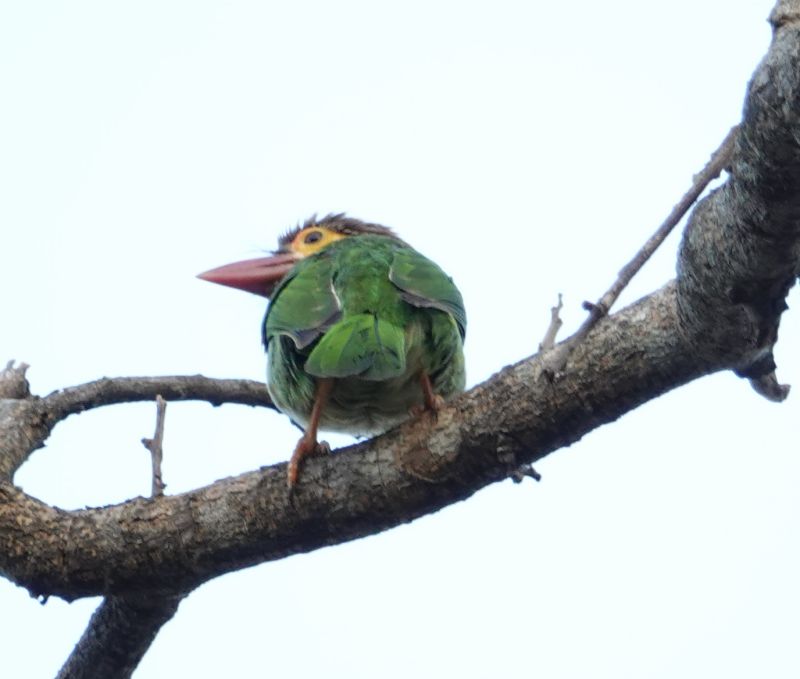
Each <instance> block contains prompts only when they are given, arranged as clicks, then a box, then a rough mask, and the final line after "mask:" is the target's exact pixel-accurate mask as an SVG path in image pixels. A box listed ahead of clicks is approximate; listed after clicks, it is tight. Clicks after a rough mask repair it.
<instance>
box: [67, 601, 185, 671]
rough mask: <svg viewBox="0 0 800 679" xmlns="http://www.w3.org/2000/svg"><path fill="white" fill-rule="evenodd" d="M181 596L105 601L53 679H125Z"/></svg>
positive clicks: (168, 618) (171, 614)
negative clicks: (103, 678)
mask: <svg viewBox="0 0 800 679" xmlns="http://www.w3.org/2000/svg"><path fill="white" fill-rule="evenodd" d="M184 596H185V595H183V594H176V595H171V596H163V597H155V596H150V595H147V594H143V595H140V596H129V597H109V598H107V599H104V600H103V602H102V603H101V604H100V606H98V608H97V610H96V611H95V612H94V614H93V615H92V618H91V620H90V621H89V625H88V627H87V628H86V631H85V632H84V634H83V636H82V637H81V639H80V641H78V643H77V644H76V646H75V648H74V649H73V650H72V653H71V654H70V656H69V658H68V659H67V661H66V662H65V663H64V666H63V667H62V668H61V671H60V672H59V673H58V676H57V678H56V679H98V677H107V678H108V679H128V677H130V676H131V675H132V674H133V671H134V670H135V669H136V667H137V666H138V665H139V662H140V661H141V659H142V657H143V656H144V654H145V653H146V652H147V649H148V648H150V645H151V644H152V643H153V640H154V639H155V638H156V635H157V634H158V631H159V630H160V629H161V627H162V626H163V625H164V624H165V623H167V622H169V620H170V619H171V618H172V617H173V616H174V615H175V613H176V611H177V610H178V604H180V602H181V600H182V599H183V597H184Z"/></svg>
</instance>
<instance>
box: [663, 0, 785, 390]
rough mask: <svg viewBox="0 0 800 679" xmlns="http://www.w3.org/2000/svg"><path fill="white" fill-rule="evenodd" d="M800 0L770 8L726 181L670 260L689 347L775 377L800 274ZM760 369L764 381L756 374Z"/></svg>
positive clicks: (746, 371)
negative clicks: (789, 299)
mask: <svg viewBox="0 0 800 679" xmlns="http://www.w3.org/2000/svg"><path fill="white" fill-rule="evenodd" d="M799 7H800V1H799V0H790V1H786V2H781V3H779V4H778V7H776V9H775V11H774V12H773V14H772V21H773V26H774V28H775V33H774V36H773V42H772V46H771V48H770V50H769V53H768V54H767V56H766V57H765V58H764V60H763V61H762V63H761V64H760V66H759V67H758V69H757V70H756V72H755V74H754V75H753V79H752V80H751V82H750V87H749V91H748V96H747V100H746V102H745V112H744V121H743V123H742V124H741V126H740V130H739V134H738V136H737V139H736V145H735V150H734V156H733V162H732V166H731V170H730V173H731V177H730V179H729V180H728V181H727V182H726V183H725V184H724V185H723V186H722V187H721V188H719V189H717V190H716V191H715V192H713V193H712V194H711V195H710V196H709V197H707V198H706V199H705V200H704V201H702V202H701V203H700V204H699V205H698V207H697V209H695V211H694V212H693V214H692V218H691V220H690V222H689V225H688V227H687V229H686V232H685V234H684V238H683V242H682V244H681V252H680V258H679V262H678V270H679V275H678V306H679V313H680V320H681V327H682V328H683V330H684V331H685V332H686V333H687V334H688V335H689V337H690V341H691V343H692V346H693V351H695V352H696V353H698V354H699V355H701V356H706V357H715V358H716V359H718V360H723V361H725V362H727V363H728V365H730V367H732V368H735V369H736V370H737V372H738V373H739V374H740V375H743V376H746V377H750V378H753V379H756V380H758V382H757V384H756V386H758V387H759V388H761V389H763V388H765V387H764V385H765V384H769V383H770V382H774V386H775V388H773V389H771V390H770V392H771V394H772V395H773V397H779V394H780V393H783V395H784V396H785V392H786V390H785V388H784V389H783V390H781V388H780V385H777V381H776V380H774V379H773V378H770V377H769V376H771V375H772V373H773V371H774V369H775V364H774V361H773V357H772V348H773V346H774V345H775V342H776V341H777V337H778V324H779V322H780V315H781V313H782V311H783V310H784V309H785V308H786V302H785V298H786V295H787V293H788V290H789V288H790V287H791V286H792V285H793V284H794V281H795V279H796V277H797V275H798V273H799V272H800V23H798V20H797V17H798V16H800V12H799V11H798V8H799ZM765 376H767V379H766V380H765V379H762V378H764V377H765Z"/></svg>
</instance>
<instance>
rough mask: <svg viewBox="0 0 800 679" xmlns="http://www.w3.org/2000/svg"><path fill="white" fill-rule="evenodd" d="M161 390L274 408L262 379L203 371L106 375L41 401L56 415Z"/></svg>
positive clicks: (173, 396)
mask: <svg viewBox="0 0 800 679" xmlns="http://www.w3.org/2000/svg"><path fill="white" fill-rule="evenodd" d="M158 394H161V395H162V396H163V397H164V398H165V399H167V400H168V401H208V402H209V403H211V404H213V405H220V404H222V403H240V404H242V405H249V406H262V407H266V408H274V407H275V406H274V405H273V403H272V399H270V397H269V394H268V393H267V387H266V385H265V384H263V383H262V382H255V381H253V380H230V379H213V378H211V377H204V376H202V375H188V376H182V375H181V376H170V377H114V378H110V377H103V378H102V379H99V380H96V381H94V382H87V383H86V384H81V385H78V386H76V387H69V388H67V389H62V390H60V391H54V392H53V393H52V394H48V395H47V396H45V397H44V398H43V399H42V401H43V403H44V406H45V408H46V409H47V410H48V411H49V412H50V413H51V416H52V417H54V418H55V419H59V420H61V419H64V418H65V417H67V416H68V415H74V414H75V413H81V412H83V411H84V410H89V409H91V408H99V407H100V406H107V405H114V404H117V403H130V402H133V401H151V400H153V399H154V398H155V397H156V396H157V395H158Z"/></svg>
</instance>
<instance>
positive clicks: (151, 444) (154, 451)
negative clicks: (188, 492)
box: [142, 394, 167, 497]
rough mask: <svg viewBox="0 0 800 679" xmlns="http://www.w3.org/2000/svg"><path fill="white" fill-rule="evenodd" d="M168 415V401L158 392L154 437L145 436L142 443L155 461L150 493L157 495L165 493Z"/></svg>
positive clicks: (153, 495)
mask: <svg viewBox="0 0 800 679" xmlns="http://www.w3.org/2000/svg"><path fill="white" fill-rule="evenodd" d="M166 416H167V402H166V401H165V400H164V398H163V397H162V396H161V394H158V395H157V396H156V431H155V434H153V438H151V439H148V438H143V439H142V445H143V446H144V447H145V448H147V450H149V451H150V457H151V459H152V461H153V485H152V490H151V491H150V495H151V496H152V497H156V496H158V495H163V494H164V488H165V487H166V486H165V484H164V479H163V478H162V476H161V460H162V458H163V456H164V420H165V418H166Z"/></svg>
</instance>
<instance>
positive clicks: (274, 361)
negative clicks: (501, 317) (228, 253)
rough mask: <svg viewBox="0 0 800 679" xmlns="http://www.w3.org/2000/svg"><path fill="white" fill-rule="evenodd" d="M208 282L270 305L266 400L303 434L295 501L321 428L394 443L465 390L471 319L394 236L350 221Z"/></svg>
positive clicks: (286, 237)
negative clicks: (414, 420)
mask: <svg viewBox="0 0 800 679" xmlns="http://www.w3.org/2000/svg"><path fill="white" fill-rule="evenodd" d="M198 277H199V278H201V279H203V280H206V281H210V282H213V283H218V284H221V285H226V286H230V287H233V288H237V289H240V290H245V291H247V292H251V293H254V294H257V295H261V296H263V297H267V298H268V299H269V306H268V307H267V311H266V315H265V317H264V321H263V324H262V340H263V344H264V347H265V349H266V352H267V389H268V391H269V394H270V397H271V398H272V401H273V403H274V404H275V406H276V407H277V408H278V410H279V411H281V412H282V413H284V414H286V415H288V416H289V417H290V418H291V420H292V421H293V422H294V423H295V424H296V425H298V426H299V427H300V428H301V429H302V430H303V431H304V433H303V435H302V437H301V438H300V440H299V441H298V443H297V445H296V447H295V449H294V452H293V453H292V456H291V459H290V460H289V464H288V469H287V484H288V486H289V489H290V490H291V489H292V488H294V486H295V485H296V484H297V482H298V479H299V477H300V469H301V465H302V464H303V461H304V460H305V458H307V457H308V456H309V455H314V454H322V453H326V452H330V448H329V447H328V446H327V444H326V443H325V442H319V441H318V432H319V430H320V429H324V430H330V431H338V432H344V433H349V434H354V435H357V436H371V435H375V434H379V433H382V432H385V431H387V430H389V429H391V428H392V427H394V426H396V425H398V424H399V423H401V422H403V421H404V420H406V419H408V418H409V417H411V416H415V415H420V414H422V413H423V412H426V411H427V412H430V413H432V414H433V415H434V416H435V415H436V414H437V413H438V412H439V410H440V409H441V408H442V406H443V404H444V403H445V401H447V400H448V399H450V398H452V397H454V396H455V395H457V394H459V393H460V392H462V391H463V390H464V386H465V379H466V376H465V369H464V352H463V343H464V339H465V336H466V327H467V317H466V311H465V308H464V301H463V298H462V296H461V293H460V292H459V290H458V288H457V287H456V285H455V284H454V283H453V280H452V278H450V276H448V275H447V274H446V273H445V272H444V271H443V270H442V269H441V268H440V267H439V266H438V265H437V264H435V263H434V262H433V261H431V260H430V259H428V258H427V257H425V256H424V255H422V254H420V253H419V252H417V251H416V250H415V249H414V248H412V247H411V246H410V245H409V244H408V243H406V242H405V241H403V240H402V239H401V238H400V237H399V236H398V235H397V234H396V233H395V232H394V231H393V230H392V229H390V228H389V227H386V226H382V225H380V224H375V223H370V222H365V221H361V220H359V219H356V218H354V217H349V216H347V215H345V214H344V213H339V214H329V215H327V216H325V217H322V218H319V219H318V218H317V217H316V215H315V216H312V217H311V218H309V219H307V220H306V221H305V222H303V223H302V224H298V225H297V226H296V227H294V228H293V229H290V230H289V231H287V232H285V233H284V234H283V235H282V236H281V237H280V238H279V240H278V248H277V250H274V251H273V252H272V254H271V256H269V257H260V258H257V259H250V260H246V261H241V262H235V263H233V264H227V265H224V266H221V267H218V268H215V269H211V270H209V271H206V272H204V273H201V274H199V276H198Z"/></svg>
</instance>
